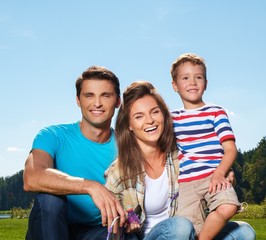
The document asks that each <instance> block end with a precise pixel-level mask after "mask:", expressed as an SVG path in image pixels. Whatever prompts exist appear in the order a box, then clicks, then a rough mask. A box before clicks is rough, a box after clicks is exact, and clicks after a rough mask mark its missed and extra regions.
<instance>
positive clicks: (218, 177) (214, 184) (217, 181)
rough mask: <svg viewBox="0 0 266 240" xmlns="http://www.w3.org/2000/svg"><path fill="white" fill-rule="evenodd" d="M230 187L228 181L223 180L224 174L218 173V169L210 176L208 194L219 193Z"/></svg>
mask: <svg viewBox="0 0 266 240" xmlns="http://www.w3.org/2000/svg"><path fill="white" fill-rule="evenodd" d="M229 187H231V183H230V181H229V179H227V178H225V176H224V173H223V172H221V171H219V170H218V168H217V169H216V171H214V173H213V174H212V177H211V180H210V184H209V193H216V192H220V191H221V190H225V189H226V188H229Z"/></svg>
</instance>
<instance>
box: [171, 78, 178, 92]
mask: <svg viewBox="0 0 266 240" xmlns="http://www.w3.org/2000/svg"><path fill="white" fill-rule="evenodd" d="M172 87H173V89H174V91H175V92H178V87H177V85H176V82H175V81H172Z"/></svg>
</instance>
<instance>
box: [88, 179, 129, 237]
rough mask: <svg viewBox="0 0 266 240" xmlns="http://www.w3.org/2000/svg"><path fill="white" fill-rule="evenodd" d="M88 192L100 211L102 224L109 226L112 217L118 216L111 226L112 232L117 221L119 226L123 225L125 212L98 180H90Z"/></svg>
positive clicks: (114, 230) (116, 230)
mask: <svg viewBox="0 0 266 240" xmlns="http://www.w3.org/2000/svg"><path fill="white" fill-rule="evenodd" d="M88 193H89V195H90V196H91V197H92V200H93V201H94V203H95V205H96V206H97V207H98V208H99V209H100V211H101V215H102V225H103V226H106V225H108V226H111V224H112V222H113V221H114V219H115V218H116V217H118V216H119V217H120V218H119V221H116V222H115V224H114V227H113V232H114V233H117V232H118V222H119V226H120V227H123V226H124V223H125V221H126V212H125V210H124V209H123V207H122V206H121V204H120V203H119V201H118V200H117V199H116V198H115V197H114V195H113V194H112V193H111V192H110V191H109V190H108V189H107V188H106V187H105V186H103V185H101V184H100V183H98V182H94V181H90V186H89V190H88Z"/></svg>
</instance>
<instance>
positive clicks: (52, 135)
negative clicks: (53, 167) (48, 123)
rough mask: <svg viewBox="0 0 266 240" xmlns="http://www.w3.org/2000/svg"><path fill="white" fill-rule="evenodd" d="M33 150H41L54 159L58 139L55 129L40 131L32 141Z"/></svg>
mask: <svg viewBox="0 0 266 240" xmlns="http://www.w3.org/2000/svg"><path fill="white" fill-rule="evenodd" d="M33 149H40V150H43V151H45V152H47V153H49V154H50V156H51V157H52V158H53V159H55V155H56V149H58V137H57V133H56V131H55V129H53V128H52V127H47V128H43V129H41V130H40V131H39V132H38V134H37V135H36V137H35V138H34V140H33V144H32V150H33Z"/></svg>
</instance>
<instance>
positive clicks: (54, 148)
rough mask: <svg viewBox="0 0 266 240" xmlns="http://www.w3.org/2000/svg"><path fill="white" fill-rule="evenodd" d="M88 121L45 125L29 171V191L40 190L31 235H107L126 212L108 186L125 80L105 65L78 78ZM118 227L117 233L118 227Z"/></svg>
mask: <svg viewBox="0 0 266 240" xmlns="http://www.w3.org/2000/svg"><path fill="white" fill-rule="evenodd" d="M76 100H77V104H78V106H79V107H80V109H81V113H82V119H81V121H78V122H76V123H71V124H60V125H54V126H50V127H47V128H44V129H42V130H41V131H40V132H39V133H38V134H37V136H36V137H35V139H34V141H33V146H32V150H31V152H30V154H29V156H28V158H27V160H26V164H25V170H24V190H25V191H31V192H38V194H37V195H36V198H35V202H34V205H33V208H32V211H31V214H30V217H29V226H28V232H27V236H26V239H28V240H30V239H34V240H36V239H49V240H53V239H64V240H65V239H83V238H84V239H85V238H86V239H97V240H99V239H106V236H107V227H106V225H109V226H110V225H111V223H112V222H113V220H114V219H115V218H116V217H117V216H120V226H123V224H124V222H125V217H126V216H125V211H124V209H123V208H122V207H121V206H120V204H119V202H118V201H117V200H116V199H115V197H114V196H113V195H112V194H111V193H110V192H109V191H108V190H107V189H106V188H105V187H104V186H103V184H104V183H105V180H104V171H105V170H106V169H107V168H108V167H109V165H110V164H111V163H112V161H113V160H114V159H115V158H116V157H117V148H116V144H115V137H114V131H113V129H112V128H111V121H112V117H113V115H114V111H115V108H118V107H119V105H120V87H119V80H118V78H117V77H116V75H115V74H114V73H112V72H111V71H109V70H108V69H106V68H103V67H96V66H92V67H90V68H88V69H87V70H86V71H85V72H83V73H82V75H81V76H80V77H79V78H78V79H77V81H76ZM117 227H118V226H116V225H115V228H114V232H116V231H117Z"/></svg>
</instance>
